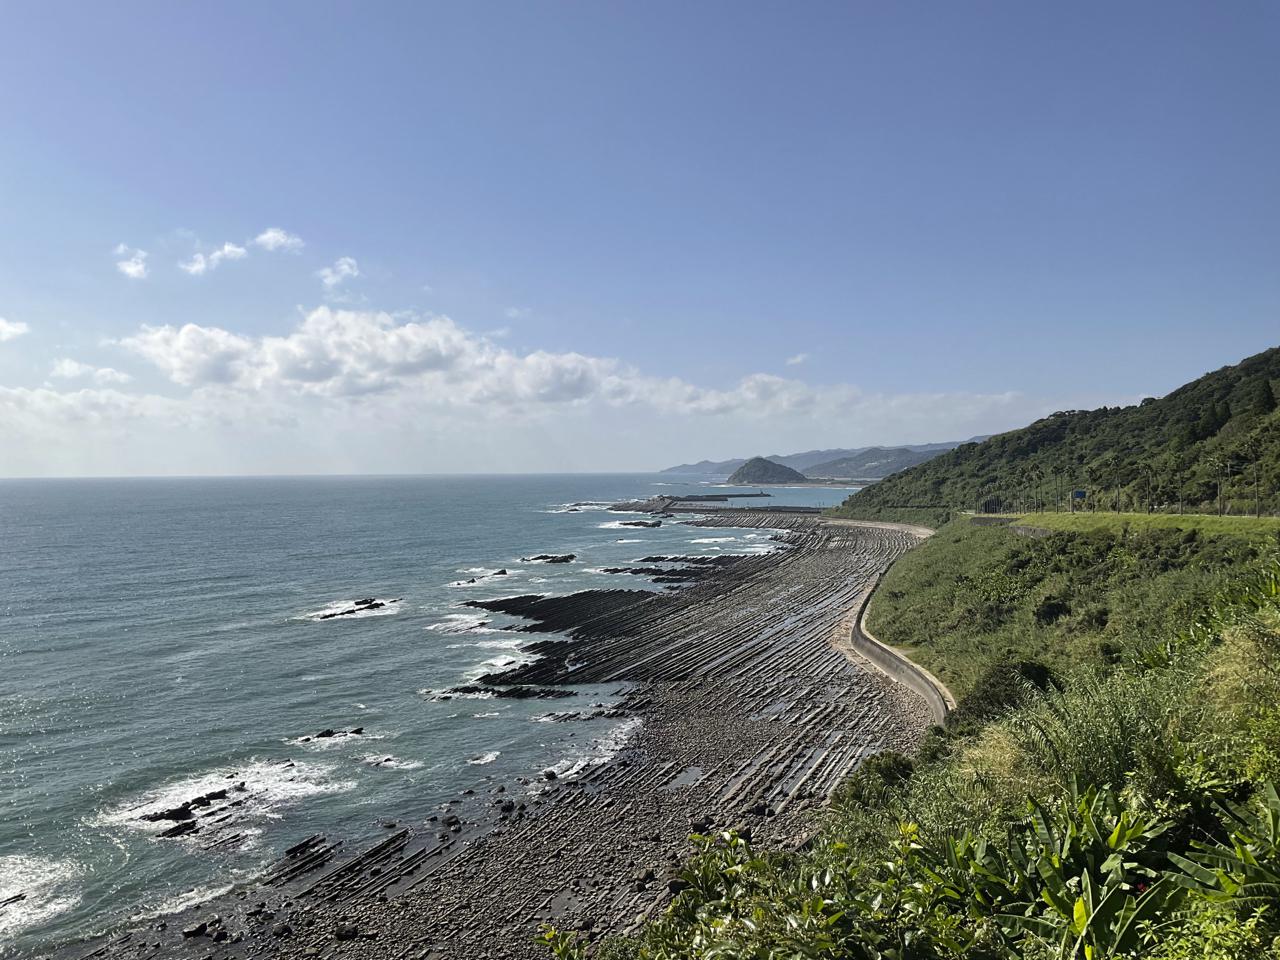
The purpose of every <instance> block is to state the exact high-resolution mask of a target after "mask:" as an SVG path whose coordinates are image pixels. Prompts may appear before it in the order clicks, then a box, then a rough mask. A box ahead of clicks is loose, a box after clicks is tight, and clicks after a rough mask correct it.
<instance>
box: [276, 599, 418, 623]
mask: <svg viewBox="0 0 1280 960" xmlns="http://www.w3.org/2000/svg"><path fill="white" fill-rule="evenodd" d="M374 599H375V600H376V601H377V602H378V603H380V604H382V606H380V607H377V608H376V609H369V608H367V607H366V608H358V607H357V606H356V601H355V600H335V601H334V602H333V603H331V604H329V605H328V606H326V607H321V608H320V609H319V610H313V611H311V612H310V613H304V614H302V615H301V616H300V617H295V618H294V619H295V620H310V621H312V622H313V623H319V622H324V623H330V622H332V621H334V620H363V619H364V618H366V617H386V616H390V615H392V614H396V613H399V612H400V608H401V605H402V604H401V602H400V601H401V598H400V597H394V598H387V599H383V598H380V597H375V598H374ZM348 610H350V611H352V612H351V613H347V612H346V611H348ZM336 614H341V616H336Z"/></svg>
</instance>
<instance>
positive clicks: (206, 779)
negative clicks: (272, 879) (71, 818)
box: [91, 759, 356, 838]
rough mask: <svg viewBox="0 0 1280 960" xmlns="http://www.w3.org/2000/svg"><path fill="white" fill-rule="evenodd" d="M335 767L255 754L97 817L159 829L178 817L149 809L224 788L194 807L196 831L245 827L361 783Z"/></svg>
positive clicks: (121, 824) (152, 830)
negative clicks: (343, 775) (160, 816)
mask: <svg viewBox="0 0 1280 960" xmlns="http://www.w3.org/2000/svg"><path fill="white" fill-rule="evenodd" d="M333 771H334V768H333V767H331V766H328V765H326V764H319V763H312V762H308V761H296V762H295V761H292V760H257V759H253V760H249V761H248V762H247V763H245V764H244V765H242V766H238V767H221V768H218V769H215V770H210V771H207V772H205V773H199V774H196V775H194V776H191V777H187V778H185V779H181V780H175V781H172V782H170V783H167V784H164V785H163V786H159V787H156V788H153V789H152V790H149V791H146V792H144V793H142V794H141V795H139V796H136V797H133V798H132V799H131V800H129V801H127V802H125V803H121V804H118V805H116V806H114V807H111V808H109V809H106V810H103V811H100V812H99V813H98V815H97V816H96V817H94V818H93V820H92V821H91V823H93V824H94V825H98V826H113V827H127V828H128V829H131V830H137V831H141V832H145V833H152V834H158V833H161V832H162V831H164V830H166V829H169V828H171V827H173V826H174V821H172V820H167V819H160V820H147V819H145V818H146V817H147V816H148V815H155V814H160V813H163V812H165V811H167V810H172V809H175V808H177V807H180V806H182V805H183V804H185V803H187V802H188V801H191V800H193V799H195V798H197V797H205V796H208V795H210V794H217V793H223V796H222V797H221V798H219V799H215V800H212V801H210V802H208V803H207V804H206V805H204V806H201V807H198V808H195V809H194V810H193V811H192V812H193V813H194V814H195V822H196V823H197V825H198V828H199V829H197V831H195V833H194V834H193V835H194V836H196V837H197V838H199V837H202V836H205V835H207V833H208V832H209V831H216V830H229V829H235V830H237V831H239V830H240V828H241V825H243V824H245V823H252V822H254V821H260V820H265V819H272V820H274V819H279V817H280V816H281V814H280V810H281V809H282V808H286V807H290V806H293V805H295V804H297V803H299V802H300V801H302V800H304V799H306V798H308V797H314V796H322V795H325V794H333V793H344V792H346V791H348V790H354V789H355V788H356V783H355V781H353V780H335V779H331V778H330V775H331V774H332V773H333ZM187 822H191V821H187Z"/></svg>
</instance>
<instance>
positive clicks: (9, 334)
mask: <svg viewBox="0 0 1280 960" xmlns="http://www.w3.org/2000/svg"><path fill="white" fill-rule="evenodd" d="M30 332H31V328H30V327H29V326H27V325H26V324H25V323H23V322H22V321H21V320H6V319H5V318H4V317H0V343H4V342H5V341H6V340H16V339H17V338H18V337H20V336H22V335H23V334H24V333H30Z"/></svg>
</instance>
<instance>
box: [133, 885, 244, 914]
mask: <svg viewBox="0 0 1280 960" xmlns="http://www.w3.org/2000/svg"><path fill="white" fill-rule="evenodd" d="M234 889H235V884H232V883H228V884H225V885H223V886H220V887H192V888H191V889H190V890H188V891H186V892H185V893H179V894H176V895H174V896H172V897H170V898H168V899H167V900H162V901H160V903H158V904H156V906H154V907H152V908H150V909H148V910H143V911H141V912H139V913H135V914H134V915H133V916H132V917H130V918H129V919H130V920H132V921H134V922H135V923H136V922H137V921H139V920H152V919H154V918H156V917H163V916H166V915H167V914H170V913H181V912H182V911H183V910H186V909H187V908H188V907H195V906H199V905H200V904H202V903H206V902H208V901H210V900H212V899H213V898H214V897H221V896H224V895H226V894H228V893H230V892H231V891H232V890H234Z"/></svg>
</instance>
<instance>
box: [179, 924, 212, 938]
mask: <svg viewBox="0 0 1280 960" xmlns="http://www.w3.org/2000/svg"><path fill="white" fill-rule="evenodd" d="M208 931H209V924H207V923H206V922H205V921H203V920H201V921H200V922H199V923H197V924H195V925H194V926H191V927H184V928H183V930H182V935H183V936H184V937H186V938H187V939H188V940H189V939H191V938H192V937H203V936H204V935H205V934H206V933H207V932H208Z"/></svg>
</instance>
